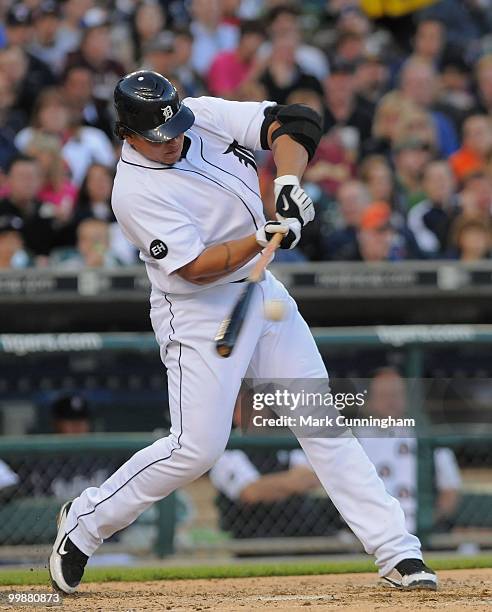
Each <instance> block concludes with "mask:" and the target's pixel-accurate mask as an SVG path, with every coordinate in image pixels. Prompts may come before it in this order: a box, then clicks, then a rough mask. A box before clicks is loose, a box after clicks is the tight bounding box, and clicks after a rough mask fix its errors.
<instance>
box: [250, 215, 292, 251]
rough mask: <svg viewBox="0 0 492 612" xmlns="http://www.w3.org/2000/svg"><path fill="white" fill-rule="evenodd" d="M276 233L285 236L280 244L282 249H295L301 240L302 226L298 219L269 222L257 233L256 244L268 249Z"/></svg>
mask: <svg viewBox="0 0 492 612" xmlns="http://www.w3.org/2000/svg"><path fill="white" fill-rule="evenodd" d="M276 233H280V234H285V236H284V237H283V238H282V242H281V243H280V248H281V249H293V248H294V247H295V246H296V245H297V243H298V242H299V240H300V239H301V224H300V223H299V221H298V220H297V219H285V220H283V221H268V222H267V223H265V225H264V226H263V227H260V229H259V230H258V231H257V232H256V242H257V243H258V244H259V245H260V246H262V247H266V246H267V244H268V243H269V242H270V240H271V239H272V238H273V235H274V234H276Z"/></svg>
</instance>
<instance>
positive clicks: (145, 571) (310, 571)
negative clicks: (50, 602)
mask: <svg viewBox="0 0 492 612" xmlns="http://www.w3.org/2000/svg"><path fill="white" fill-rule="evenodd" d="M427 559H428V561H429V564H430V565H432V567H433V568H434V569H436V570H444V569H475V568H483V567H492V556H477V557H457V558H452V557H450V558H446V559H443V558H435V559H432V557H427ZM374 571H376V568H375V566H374V563H373V562H372V560H371V559H368V560H367V561H340V562H333V561H327V562H326V563H321V562H316V563H314V562H302V561H299V562H297V563H255V564H253V563H251V564H250V563H245V564H231V565H216V566H207V565H198V566H190V567H133V568H132V567H96V568H89V569H87V571H86V572H85V574H84V582H108V581H111V580H114V581H118V582H144V581H147V580H193V579H198V578H251V577H258V576H309V575H322V574H346V573H360V572H374ZM48 583H49V579H48V572H47V570H46V569H31V570H25V569H22V570H16V569H12V570H10V569H9V570H0V586H10V585H39V584H42V585H46V584H48Z"/></svg>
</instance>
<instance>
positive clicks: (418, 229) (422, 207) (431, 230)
mask: <svg viewBox="0 0 492 612" xmlns="http://www.w3.org/2000/svg"><path fill="white" fill-rule="evenodd" d="M455 188H456V185H455V181H454V177H453V173H452V171H451V169H450V167H449V164H448V163H447V162H446V161H434V162H431V163H430V164H428V165H427V166H426V168H425V170H424V178H423V189H424V192H425V194H426V199H425V200H423V201H422V202H420V203H419V204H416V205H415V206H414V207H413V208H412V209H411V210H410V212H409V213H408V227H409V229H410V230H411V231H412V233H413V235H414V236H415V239H416V241H417V244H418V245H419V248H420V250H421V251H422V252H423V253H425V254H426V255H427V256H443V255H445V253H446V251H447V249H448V234H449V228H450V226H451V222H452V219H453V217H454V216H455V215H456V211H457V209H458V198H457V194H456V191H455Z"/></svg>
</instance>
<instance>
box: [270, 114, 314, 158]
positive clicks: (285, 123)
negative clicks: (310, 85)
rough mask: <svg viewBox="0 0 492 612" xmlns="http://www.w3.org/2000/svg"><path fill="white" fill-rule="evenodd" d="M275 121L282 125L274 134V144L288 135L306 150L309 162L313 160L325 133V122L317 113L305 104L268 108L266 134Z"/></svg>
mask: <svg viewBox="0 0 492 612" xmlns="http://www.w3.org/2000/svg"><path fill="white" fill-rule="evenodd" d="M273 121H278V122H279V123H281V124H282V125H281V126H280V127H279V128H277V129H276V130H275V131H274V132H273V133H272V142H274V141H275V140H276V139H277V138H278V137H279V136H282V135H284V134H286V135H287V136H290V137H291V138H292V139H293V140H295V141H296V142H298V143H299V144H300V145H302V146H303V147H304V148H305V149H306V152H307V154H308V158H309V160H311V159H312V158H313V155H314V153H315V151H316V147H317V146H318V144H319V141H320V139H321V135H322V133H323V131H322V129H323V128H322V123H323V122H322V119H321V117H320V116H319V115H318V113H317V112H316V111H314V110H313V109H312V108H309V106H305V105H304V104H289V105H288V106H273V107H268V108H267V109H266V110H265V121H264V128H265V129H264V130H262V131H263V133H264V134H266V133H267V132H268V127H270V125H271V124H272V123H273ZM262 144H263V143H262ZM264 148H268V147H264Z"/></svg>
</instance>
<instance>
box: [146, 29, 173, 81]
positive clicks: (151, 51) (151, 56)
mask: <svg viewBox="0 0 492 612" xmlns="http://www.w3.org/2000/svg"><path fill="white" fill-rule="evenodd" d="M141 59H142V61H141V64H140V65H139V70H140V69H143V70H154V71H155V72H158V73H159V74H166V75H167V76H168V78H169V77H170V75H171V74H172V72H173V70H174V66H175V54H174V37H173V35H172V33H171V32H161V33H160V34H158V35H157V36H156V37H155V38H154V39H153V40H151V41H150V42H148V43H147V44H146V45H145V47H144V48H143V55H142V58H141Z"/></svg>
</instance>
